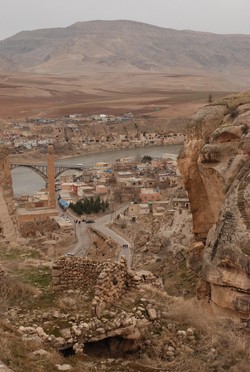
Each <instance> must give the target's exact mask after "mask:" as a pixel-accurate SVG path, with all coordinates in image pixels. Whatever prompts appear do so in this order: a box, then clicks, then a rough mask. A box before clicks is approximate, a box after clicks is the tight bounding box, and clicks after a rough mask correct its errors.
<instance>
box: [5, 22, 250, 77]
mask: <svg viewBox="0 0 250 372" xmlns="http://www.w3.org/2000/svg"><path fill="white" fill-rule="evenodd" d="M0 55H2V56H4V57H5V58H7V59H8V61H9V62H10V64H13V66H16V68H18V69H19V70H20V71H28V72H36V73H52V74H59V75H60V74H61V75H65V74H73V75H74V74H85V73H86V70H87V71H95V70H98V71H100V70H103V71H106V70H108V71H109V70H111V71H112V70H122V71H150V72H152V71H154V72H157V71H160V72H162V71H166V72H171V73H175V72H185V71H189V72H190V71H192V72H193V73H194V74H197V73H199V72H202V73H215V74H219V75H220V76H221V75H227V76H228V75H229V76H230V75H232V76H231V78H232V79H234V80H237V78H238V76H239V75H243V76H244V75H245V74H246V75H247V74H248V76H249V78H250V72H248V70H249V69H250V35H241V34H232V35H223V34H214V33H208V32H199V31H192V30H175V29H172V28H162V27H159V26H153V25H148V24H146V23H141V22H135V21H129V20H115V21H98V20H96V21H87V22H76V23H74V24H72V25H70V26H67V27H64V28H62V27H60V28H46V29H38V30H34V31H21V32H19V33H17V34H16V35H14V36H11V37H9V38H7V39H5V40H2V41H0Z"/></svg>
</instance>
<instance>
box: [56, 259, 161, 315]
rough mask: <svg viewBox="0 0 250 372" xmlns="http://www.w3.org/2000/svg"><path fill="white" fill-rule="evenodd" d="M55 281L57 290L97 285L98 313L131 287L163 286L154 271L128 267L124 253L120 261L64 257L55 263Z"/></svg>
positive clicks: (94, 310) (95, 307) (94, 307)
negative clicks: (133, 269) (132, 269)
mask: <svg viewBox="0 0 250 372" xmlns="http://www.w3.org/2000/svg"><path fill="white" fill-rule="evenodd" d="M52 283H53V287H54V289H55V290H63V289H66V290H67V289H84V288H89V287H93V289H94V297H93V301H92V308H91V312H92V315H93V316H97V317H100V315H101V313H102V312H103V311H104V310H105V309H106V307H107V306H108V305H110V304H113V303H114V302H115V301H118V300H119V298H121V296H122V295H123V294H124V293H125V292H126V291H128V290H131V289H137V288H138V287H139V286H140V285H141V284H151V285H154V286H156V287H161V286H162V282H161V280H160V279H159V278H158V277H155V276H154V275H153V274H152V273H151V272H148V271H140V272H134V271H131V270H128V267H127V261H126V259H125V258H124V257H122V258H121V260H120V262H119V263H116V262H109V261H104V262H98V261H90V260H88V259H86V258H81V257H62V258H60V259H59V260H57V261H56V262H55V263H54V265H53V268H52Z"/></svg>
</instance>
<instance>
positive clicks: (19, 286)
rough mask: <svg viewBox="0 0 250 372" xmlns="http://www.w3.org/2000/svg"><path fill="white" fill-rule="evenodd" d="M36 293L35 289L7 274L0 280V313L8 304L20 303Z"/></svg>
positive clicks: (15, 304)
mask: <svg viewBox="0 0 250 372" xmlns="http://www.w3.org/2000/svg"><path fill="white" fill-rule="evenodd" d="M34 295H37V290H36V289H35V288H33V287H31V286H29V285H27V284H24V283H22V282H20V281H18V280H16V279H14V278H11V277H9V276H4V277H3V278H1V281H0V299H1V302H0V313H2V312H3V311H5V310H6V309H7V308H8V307H10V306H17V305H21V304H22V303H23V302H24V301H28V300H29V299H30V298H31V297H33V296H34Z"/></svg>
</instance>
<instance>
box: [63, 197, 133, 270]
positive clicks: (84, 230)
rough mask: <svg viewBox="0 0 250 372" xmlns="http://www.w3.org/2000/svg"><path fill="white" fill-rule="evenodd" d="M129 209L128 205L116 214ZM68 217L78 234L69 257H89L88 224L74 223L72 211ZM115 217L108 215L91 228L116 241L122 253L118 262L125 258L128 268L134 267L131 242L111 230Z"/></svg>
mask: <svg viewBox="0 0 250 372" xmlns="http://www.w3.org/2000/svg"><path fill="white" fill-rule="evenodd" d="M126 208H127V204H126V205H125V206H123V207H122V208H119V209H118V210H116V211H115V214H116V215H118V214H120V213H123V212H124V211H125V209H126ZM66 214H67V216H68V217H69V219H70V220H71V222H72V224H74V225H75V233H76V239H77V243H76V245H75V247H74V248H73V249H72V250H71V251H70V252H69V255H71V254H72V255H74V256H78V257H84V256H86V255H87V253H88V250H89V247H90V245H91V238H90V233H89V227H90V226H89V225H88V224H86V223H85V222H80V223H78V222H77V223H75V222H74V217H73V215H72V214H71V213H70V211H67V212H66ZM113 215H114V212H113V213H110V214H107V215H105V216H103V217H100V218H97V219H96V220H95V223H94V224H91V228H92V229H93V230H96V231H98V232H100V233H102V234H104V235H106V236H107V237H109V238H111V239H112V240H114V241H115V242H116V243H118V244H119V246H120V247H121V249H120V253H119V255H118V257H117V261H118V262H119V261H120V258H121V256H124V257H125V258H126V260H127V263H128V267H131V265H132V253H133V252H132V251H133V250H132V245H131V243H130V242H129V241H127V240H126V239H124V238H123V237H121V236H120V235H118V234H117V233H116V232H114V231H113V230H111V229H110V228H109V224H110V223H111V221H112V217H113Z"/></svg>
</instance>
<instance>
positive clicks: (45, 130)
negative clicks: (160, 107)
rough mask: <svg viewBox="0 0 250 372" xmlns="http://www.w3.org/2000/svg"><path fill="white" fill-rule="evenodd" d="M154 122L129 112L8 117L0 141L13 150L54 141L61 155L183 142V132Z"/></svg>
mask: <svg viewBox="0 0 250 372" xmlns="http://www.w3.org/2000/svg"><path fill="white" fill-rule="evenodd" d="M155 121H156V120H154V121H152V119H150V118H147V117H146V118H143V117H142V116H138V117H134V115H133V113H131V112H130V113H124V114H123V115H122V116H115V115H106V114H100V115H90V116H86V115H81V114H67V115H65V116H64V117H61V118H53V119H52V118H51V119H49V118H32V119H29V118H27V119H26V120H23V121H22V120H18V121H17V120H13V121H11V120H9V121H8V124H7V125H5V126H4V127H3V126H2V129H1V132H2V133H1V141H0V144H3V145H6V146H8V147H9V148H10V149H11V152H12V153H22V152H24V151H27V150H39V149H40V150H42V149H43V148H44V147H46V146H48V145H49V144H53V145H54V150H55V154H58V155H60V156H62V155H63V153H65V152H71V153H74V152H77V151H81V152H84V151H89V150H90V151H100V150H106V149H115V148H126V147H131V146H132V147H137V146H138V147H139V146H144V145H164V144H169V143H175V144H176V143H183V142H184V139H185V134H183V131H180V132H179V131H176V130H175V129H174V127H173V129H165V127H166V126H165V120H160V121H159V124H158V125H155ZM153 123H154V125H152V124H153ZM156 124H157V123H156ZM152 128H154V130H153V131H152Z"/></svg>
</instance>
